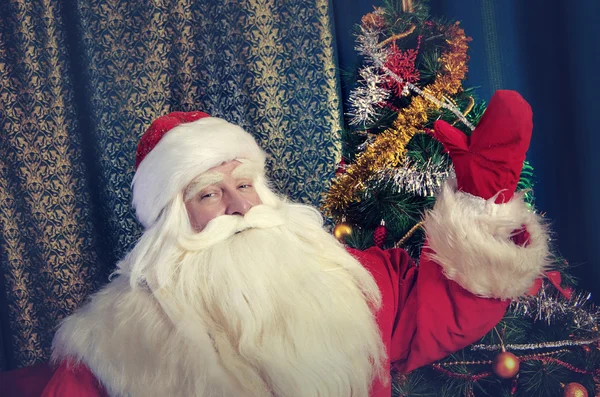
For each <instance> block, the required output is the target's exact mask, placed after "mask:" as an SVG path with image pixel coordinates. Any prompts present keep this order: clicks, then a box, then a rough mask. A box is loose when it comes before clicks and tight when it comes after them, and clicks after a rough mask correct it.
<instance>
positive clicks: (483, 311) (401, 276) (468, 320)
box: [350, 247, 509, 373]
mask: <svg viewBox="0 0 600 397" xmlns="http://www.w3.org/2000/svg"><path fill="white" fill-rule="evenodd" d="M350 253H351V254H352V255H354V256H355V257H356V258H357V259H358V260H359V261H361V263H362V264H363V265H364V266H365V267H366V268H367V269H368V270H369V271H370V272H371V273H372V274H373V276H374V278H375V280H376V282H377V284H378V286H379V289H380V290H381V293H382V299H383V306H382V308H381V310H380V312H379V313H378V315H377V321H378V325H379V327H380V329H381V333H382V337H383V340H384V342H385V343H386V347H387V348H388V354H389V356H390V361H391V363H392V365H393V367H394V368H395V369H397V370H399V371H400V372H404V373H406V372H410V371H412V370H413V369H416V368H419V367H421V366H423V365H427V364H430V363H432V362H434V361H436V360H439V359H441V358H443V357H445V356H447V355H448V354H451V353H453V352H456V351H457V350H460V349H462V348H464V347H466V346H468V345H470V344H472V343H474V342H476V341H477V340H479V339H480V338H481V337H482V336H484V335H485V334H486V333H487V332H489V331H490V330H491V329H492V328H493V327H494V326H495V325H496V324H497V323H498V322H499V321H500V320H501V319H502V317H503V316H504V314H505V312H506V308H507V306H508V303H509V302H508V301H501V300H498V299H487V298H480V297H477V296H475V295H473V294H472V293H470V292H469V291H467V290H465V289H464V288H462V287H461V286H460V285H458V284H457V283H455V282H454V281H451V280H448V279H447V278H446V277H445V276H444V274H443V273H442V269H441V267H440V266H439V265H438V264H437V263H435V262H433V261H431V260H429V259H427V249H424V250H423V252H422V253H421V258H422V259H421V263H420V265H419V266H418V267H417V266H415V264H414V262H413V261H412V260H411V259H410V257H409V256H408V254H407V253H406V251H404V250H401V249H390V250H386V251H383V250H381V249H379V248H376V247H373V248H369V249H368V250H366V251H356V250H350Z"/></svg>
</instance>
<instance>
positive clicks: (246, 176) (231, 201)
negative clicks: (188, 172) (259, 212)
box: [185, 160, 261, 232]
mask: <svg viewBox="0 0 600 397" xmlns="http://www.w3.org/2000/svg"><path fill="white" fill-rule="evenodd" d="M253 179H254V175H253V174H252V172H251V168H250V167H248V166H247V165H246V164H243V163H240V162H239V161H235V160H234V161H229V162H226V163H223V164H221V165H218V166H216V167H213V168H211V169H210V170H208V171H206V172H205V173H203V174H201V175H200V176H198V177H197V178H195V179H194V180H193V181H192V182H191V183H190V184H189V185H188V186H187V187H186V189H185V207H186V209H187V213H188V217H189V220H190V223H191V225H192V227H193V228H194V230H195V231H196V232H201V231H202V230H203V229H204V227H205V226H206V225H207V224H208V222H210V221H211V220H212V219H214V218H216V217H218V216H221V215H242V216H243V215H245V214H246V212H248V210H249V209H250V208H252V207H254V206H255V205H258V204H260V203H261V201H260V198H259V197H258V194H257V193H256V190H254V185H253Z"/></svg>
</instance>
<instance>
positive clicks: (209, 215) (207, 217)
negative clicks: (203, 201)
mask: <svg viewBox="0 0 600 397" xmlns="http://www.w3.org/2000/svg"><path fill="white" fill-rule="evenodd" d="M185 208H186V209H187V213H188V218H189V220H190V223H191V225H192V228H193V229H194V230H195V231H197V232H200V231H202V229H204V227H205V226H206V225H207V224H208V222H210V221H211V220H213V219H214V218H216V217H217V216H219V215H222V214H221V213H220V210H219V208H218V206H212V207H211V206H201V205H199V204H198V203H194V202H188V203H186V204H185Z"/></svg>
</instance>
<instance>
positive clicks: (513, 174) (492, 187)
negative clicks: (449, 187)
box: [434, 90, 533, 204]
mask: <svg viewBox="0 0 600 397" xmlns="http://www.w3.org/2000/svg"><path fill="white" fill-rule="evenodd" d="M532 129H533V122H532V111H531V107H530V106H529V104H528V103H527V102H526V101H525V99H523V97H522V96H521V95H519V93H517V92H516V91H506V90H501V91H496V92H495V93H494V95H493V96H492V99H491V100H490V103H489V105H488V107H487V109H486V111H485V113H484V114H483V116H482V117H481V120H480V121H479V124H477V127H476V128H475V130H474V131H473V133H472V134H471V136H467V135H465V134H464V133H463V132H462V131H460V130H459V129H457V128H454V127H452V126H451V125H450V124H448V123H446V122H445V121H442V120H438V121H436V122H435V124H434V130H435V132H434V134H435V137H436V138H437V139H438V140H439V141H440V142H441V143H442V144H443V145H444V148H445V149H446V150H447V151H448V153H449V154H450V157H451V159H452V163H453V164H454V169H455V171H456V180H457V183H458V189H459V190H462V191H463V192H466V193H470V194H472V195H474V196H479V197H482V198H484V199H486V200H487V199H489V198H491V197H493V196H494V195H496V194H497V193H499V192H501V193H500V194H499V195H498V197H497V198H496V203H498V204H499V203H503V202H507V201H509V200H510V199H511V198H512V196H513V193H514V191H515V189H516V188H517V183H518V182H519V178H520V175H521V169H522V167H523V162H524V161H525V153H526V152H527V149H528V148H529V142H530V140H531V131H532Z"/></svg>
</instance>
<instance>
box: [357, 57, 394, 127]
mask: <svg viewBox="0 0 600 397" xmlns="http://www.w3.org/2000/svg"><path fill="white" fill-rule="evenodd" d="M374 69H375V68H374V67H373V66H367V67H363V68H362V69H361V70H360V72H359V74H360V77H361V80H360V81H361V82H362V85H361V86H359V87H357V88H355V89H354V90H352V92H351V93H350V97H349V98H348V102H349V104H350V109H352V110H351V111H349V112H348V115H349V116H351V117H352V118H351V119H350V125H357V124H366V123H367V122H371V121H374V120H375V118H376V116H377V114H378V111H377V109H380V108H381V104H382V103H384V102H385V101H386V100H387V99H388V98H389V97H390V92H389V91H388V90H386V89H385V88H383V87H381V86H380V83H381V81H382V79H383V77H382V76H381V75H379V74H377V72H376V71H374Z"/></svg>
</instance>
